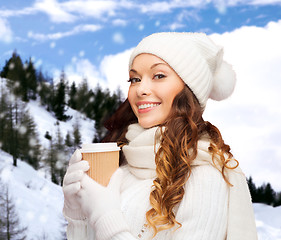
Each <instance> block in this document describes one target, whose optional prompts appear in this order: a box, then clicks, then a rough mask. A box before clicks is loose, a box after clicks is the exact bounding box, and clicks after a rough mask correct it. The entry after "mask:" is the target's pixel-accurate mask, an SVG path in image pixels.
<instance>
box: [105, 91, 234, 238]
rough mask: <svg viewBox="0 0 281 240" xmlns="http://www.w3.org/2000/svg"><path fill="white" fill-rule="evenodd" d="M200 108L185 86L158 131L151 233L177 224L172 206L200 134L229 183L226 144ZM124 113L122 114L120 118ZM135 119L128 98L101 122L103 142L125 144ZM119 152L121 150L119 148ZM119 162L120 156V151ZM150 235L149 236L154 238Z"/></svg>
mask: <svg viewBox="0 0 281 240" xmlns="http://www.w3.org/2000/svg"><path fill="white" fill-rule="evenodd" d="M202 114H203V110H202V108H201V106H200V104H199V102H198V100H197V98H196V97H195V95H194V94H193V93H192V91H191V90H190V89H189V88H188V87H187V86H185V88H184V89H183V90H182V91H181V92H180V93H179V94H178V95H177V96H176V97H175V99H174V101H173V104H172V108H171V112H170V114H169V116H168V118H167V119H166V121H165V122H164V123H162V124H161V126H162V127H163V128H161V127H160V128H159V129H160V131H161V138H160V139H161V144H160V147H159V149H158V151H157V153H156V156H155V163H156V172H157V177H156V179H155V180H154V181H153V186H152V191H151V193H150V204H151V206H152V208H151V209H150V210H149V211H148V212H147V213H146V219H147V223H148V225H149V226H150V227H152V229H153V231H154V236H155V235H156V234H157V233H158V232H160V231H162V230H165V229H170V228H173V227H174V226H175V225H177V226H178V227H181V223H179V222H177V220H176V218H175V212H174V209H175V207H176V206H177V205H178V204H179V203H180V202H181V200H182V198H183V196H184V185H185V183H186V181H187V180H188V178H189V176H190V174H191V171H192V168H191V162H192V161H193V160H194V159H195V158H196V156H197V143H198V140H199V139H201V138H202V137H207V138H209V140H210V147H209V152H210V154H212V159H213V164H214V165H215V166H216V167H217V168H218V169H219V170H220V171H221V173H222V176H223V178H224V179H225V181H226V182H227V183H228V184H229V185H231V184H230V183H229V181H228V179H227V178H226V176H225V174H224V170H225V168H235V167H236V166H237V165H238V162H237V161H236V160H235V161H236V163H237V165H236V166H235V167H229V166H227V163H228V162H229V161H230V159H232V157H233V156H232V154H231V153H230V147H229V146H228V145H226V144H225V143H224V141H223V139H222V136H221V134H220V131H219V130H218V129H217V128H216V127H215V126H214V125H212V124H211V123H209V122H207V121H204V120H203V117H202ZM124 116H126V117H124ZM135 122H137V118H136V117H135V115H134V113H133V111H132V109H131V107H130V105H129V103H128V100H126V101H125V102H124V103H123V104H122V105H121V107H120V108H119V110H117V113H116V114H115V115H113V116H112V117H111V118H110V119H109V120H108V121H107V122H106V124H105V126H106V127H107V128H108V129H109V133H108V135H107V136H106V137H105V139H104V141H105V142H106V141H117V142H118V143H119V145H121V146H122V145H124V144H127V140H126V139H125V133H126V131H127V127H128V125H130V124H131V123H135ZM121 152H122V151H121ZM120 159H121V164H122V162H123V161H124V156H123V154H122V153H121V156H120ZM154 236H153V237H154Z"/></svg>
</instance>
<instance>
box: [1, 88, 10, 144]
mask: <svg viewBox="0 0 281 240" xmlns="http://www.w3.org/2000/svg"><path fill="white" fill-rule="evenodd" d="M0 87H1V89H0V148H2V149H3V143H4V142H5V141H6V135H5V134H6V128H7V125H8V121H7V115H8V101H7V99H8V93H7V91H6V90H5V88H4V87H3V83H2V84H1V86H0Z"/></svg>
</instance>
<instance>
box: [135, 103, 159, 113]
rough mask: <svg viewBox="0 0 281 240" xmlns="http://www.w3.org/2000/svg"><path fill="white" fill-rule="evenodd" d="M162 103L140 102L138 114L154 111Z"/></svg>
mask: <svg viewBox="0 0 281 240" xmlns="http://www.w3.org/2000/svg"><path fill="white" fill-rule="evenodd" d="M160 104H161V103H158V102H138V103H137V106H138V112H139V113H147V112H149V111H151V110H154V109H155V108H156V107H158V106H159V105H160Z"/></svg>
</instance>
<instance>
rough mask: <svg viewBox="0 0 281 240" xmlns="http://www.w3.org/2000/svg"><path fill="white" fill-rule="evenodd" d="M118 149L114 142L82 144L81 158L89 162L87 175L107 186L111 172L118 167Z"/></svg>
mask: <svg viewBox="0 0 281 240" xmlns="http://www.w3.org/2000/svg"><path fill="white" fill-rule="evenodd" d="M119 151H120V148H119V147H117V144H116V143H92V144H82V149H81V152H82V158H83V160H86V161H88V162H89V165H90V169H89V171H88V172H87V174H88V175H89V177H91V178H92V179H94V180H95V181H97V182H98V183H99V184H101V185H103V186H107V185H108V183H109V180H110V178H111V176H112V174H113V173H114V172H115V171H116V170H117V168H118V167H119Z"/></svg>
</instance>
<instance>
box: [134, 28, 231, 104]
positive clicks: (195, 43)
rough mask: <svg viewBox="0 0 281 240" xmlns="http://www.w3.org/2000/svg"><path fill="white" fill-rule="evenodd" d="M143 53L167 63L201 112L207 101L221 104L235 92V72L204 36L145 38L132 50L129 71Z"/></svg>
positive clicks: (175, 34) (156, 35) (171, 34)
mask: <svg viewBox="0 0 281 240" xmlns="http://www.w3.org/2000/svg"><path fill="white" fill-rule="evenodd" d="M142 53H149V54H153V55H155V56H157V57H159V58H161V59H162V60H164V61H165V62H166V63H168V64H169V66H170V67H171V68H172V69H173V70H174V71H175V72H176V73H177V74H178V75H179V77H180V78H181V79H182V80H183V81H184V82H185V83H186V85H187V86H188V87H189V88H190V89H191V90H192V92H193V93H194V95H195V96H196V98H197V99H198V101H199V103H200V105H201V107H202V109H204V108H205V106H206V103H207V100H208V98H212V99H214V100H217V101H220V100H223V99H226V98H227V97H229V96H230V95H231V94H232V92H233V90H234V87H235V83H236V76H235V72H234V71H233V69H232V67H231V65H229V64H228V63H226V62H225V61H223V49H222V47H220V46H218V45H216V44H215V43H213V41H212V40H211V39H210V38H209V37H208V36H207V35H206V34H204V33H191V32H183V33H179V32H162V33H154V34H152V35H150V36H148V37H145V38H144V39H143V40H142V41H141V42H140V43H139V44H138V46H137V47H136V48H135V49H134V50H133V52H132V54H131V57H130V60H129V68H131V66H132V64H133V61H134V59H135V57H137V56H138V55H140V54H142Z"/></svg>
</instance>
